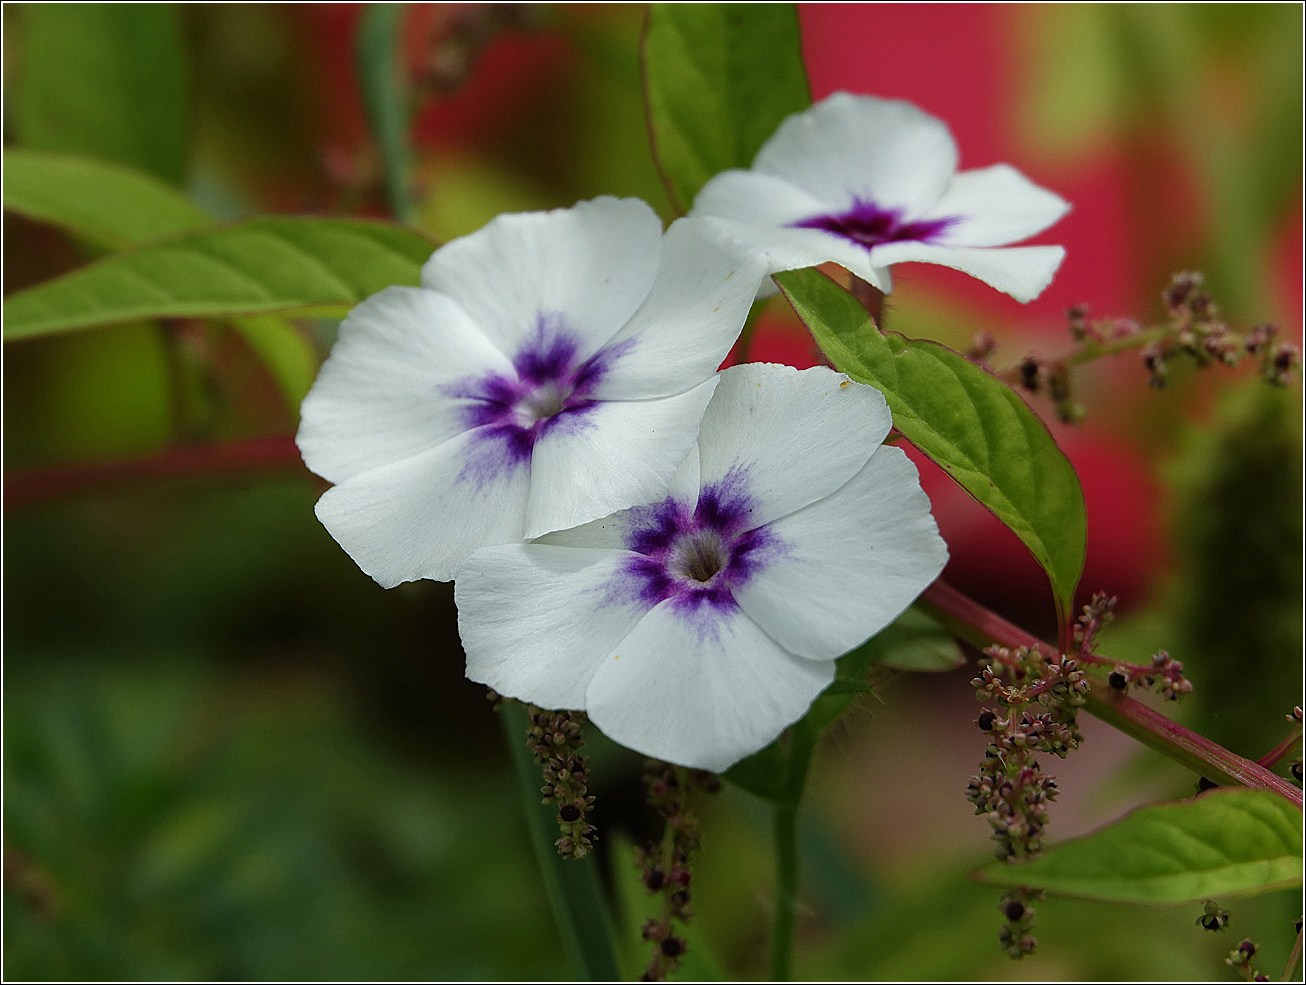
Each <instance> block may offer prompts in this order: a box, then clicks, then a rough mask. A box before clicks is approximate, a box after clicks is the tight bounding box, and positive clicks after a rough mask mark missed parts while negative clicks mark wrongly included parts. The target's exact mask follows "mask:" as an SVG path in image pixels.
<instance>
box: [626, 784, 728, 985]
mask: <svg viewBox="0 0 1306 985" xmlns="http://www.w3.org/2000/svg"><path fill="white" fill-rule="evenodd" d="M644 783H645V787H646V789H647V793H648V802H649V803H650V804H651V805H652V806H653V807H654V809H655V810H656V811H657V812H658V816H659V817H661V818H662V823H663V832H662V840H661V842H659V843H656V844H651V845H649V846H647V847H646V848H642V849H640V850H638V851H637V852H636V854H635V864H636V866H638V868H639V870H640V875H641V878H642V879H643V882H644V886H645V888H646V889H648V891H649V892H650V893H652V894H653V895H656V896H661V897H662V911H661V913H660V915H659V916H658V917H657V918H656V919H649V920H646V921H645V922H644V925H643V926H642V927H641V928H640V935H641V937H643V939H644V940H645V941H647V942H649V943H651V944H653V945H654V947H653V953H652V955H651V956H650V957H649V962H648V966H647V967H646V968H645V969H644V974H643V975H642V976H641V979H640V980H641V981H646V982H663V981H666V980H667V976H668V975H669V974H671V973H672V972H674V971H675V970H676V969H677V968H679V967H680V962H681V961H682V960H683V958H684V954H685V939H684V938H683V937H680V936H678V935H676V934H675V933H674V929H675V928H674V925H673V921H678V922H679V923H681V924H688V923H689V921H690V919H691V918H692V917H693V915H694V906H693V900H692V898H691V895H690V888H689V887H690V882H691V873H690V868H689V862H690V856H691V855H692V854H693V852H694V851H695V850H696V849H697V848H698V841H699V839H698V820H697V819H696V818H695V817H694V815H693V812H692V811H690V810H689V808H688V807H687V806H686V804H685V794H686V793H687V792H688V791H689V790H691V789H694V788H698V789H702V790H705V791H707V792H708V793H716V792H717V791H718V790H720V789H721V781H720V779H718V778H717V777H716V776H715V775H714V774H712V773H708V772H706V771H704V770H685V769H683V768H681V767H679V766H673V765H672V764H670V763H664V762H661V761H660V760H656V759H650V760H649V761H648V764H647V766H646V767H645V770H644Z"/></svg>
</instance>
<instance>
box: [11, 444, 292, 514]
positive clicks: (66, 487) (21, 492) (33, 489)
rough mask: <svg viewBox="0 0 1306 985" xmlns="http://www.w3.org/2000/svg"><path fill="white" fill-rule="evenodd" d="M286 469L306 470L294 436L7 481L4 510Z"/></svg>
mask: <svg viewBox="0 0 1306 985" xmlns="http://www.w3.org/2000/svg"><path fill="white" fill-rule="evenodd" d="M282 470H284V471H294V472H302V471H303V470H304V463H303V462H302V461H301V459H300V457H299V449H298V448H296V447H295V439H294V438H291V437H289V436H284V437H281V436H278V437H273V438H252V439H250V440H248V441H233V442H227V443H224V444H213V445H181V446H179V447H176V448H170V449H168V450H167V451H165V452H163V453H162V454H161V455H157V456H155V457H153V458H145V459H137V460H135V461H127V462H93V463H87V464H79V465H54V466H49V467H46V468H40V469H33V470H32V471H30V472H20V473H18V474H17V475H8V476H5V479H4V508H5V511H6V512H8V511H9V510H17V509H23V508H24V507H27V506H33V505H35V504H38V503H43V502H45V501H46V500H50V499H57V498H60V497H63V496H72V495H76V494H77V493H81V492H85V491H86V490H88V489H98V488H102V487H104V486H112V485H117V484H120V483H125V482H138V481H148V480H152V479H175V478H184V477H187V476H212V475H223V474H226V475H245V474H249V473H256V472H273V471H282Z"/></svg>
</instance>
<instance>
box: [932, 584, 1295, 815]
mask: <svg viewBox="0 0 1306 985" xmlns="http://www.w3.org/2000/svg"><path fill="white" fill-rule="evenodd" d="M921 602H922V603H924V604H925V605H926V607H927V608H929V609H930V610H931V611H932V612H933V613H934V615H935V616H936V617H937V618H938V619H939V620H940V621H941V622H942V623H943V624H944V625H945V626H947V627H948V628H949V629H950V630H951V631H952V632H953V633H954V634H955V635H956V636H957V637H959V638H960V639H963V640H966V641H967V642H968V643H971V644H973V645H974V646H977V647H979V648H981V649H983V648H984V647H986V646H989V645H991V644H994V643H996V644H998V645H1000V646H1008V647H1017V646H1024V647H1035V648H1037V649H1039V650H1041V651H1042V652H1043V653H1045V654H1049V655H1050V654H1052V653H1054V652H1055V651H1054V649H1053V648H1052V647H1051V646H1049V645H1048V644H1047V643H1044V642H1043V641H1042V640H1040V639H1038V638H1036V637H1034V636H1031V635H1030V634H1029V633H1027V632H1025V630H1023V629H1021V628H1019V627H1018V626H1014V625H1012V624H1011V623H1009V622H1007V620H1005V619H1003V618H1002V617H1001V616H999V615H998V614H997V613H995V612H990V611H989V610H988V609H986V608H984V606H982V605H980V604H979V603H978V602H976V601H974V600H973V599H970V598H967V597H966V596H965V595H963V594H962V593H961V592H959V591H957V590H956V589H955V588H952V587H951V586H950V585H946V584H944V583H943V582H941V581H936V582H935V583H934V584H933V585H931V586H930V587H929V588H927V589H926V590H925V592H924V594H922V595H921ZM1086 697H1087V699H1088V702H1087V704H1086V705H1085V706H1084V710H1085V711H1086V712H1088V713H1089V714H1090V715H1093V716H1094V717H1095V718H1099V719H1101V720H1102V721H1104V722H1106V723H1107V724H1108V725H1110V726H1112V727H1113V728H1117V729H1119V730H1120V731H1121V732H1124V733H1125V734H1126V735H1128V736H1130V737H1132V738H1134V739H1137V740H1138V741H1139V742H1142V743H1143V744H1145V745H1147V746H1150V747H1151V748H1153V749H1155V750H1157V751H1158V752H1160V753H1162V754H1163V755H1165V756H1168V757H1169V758H1170V759H1173V760H1175V761H1176V762H1179V763H1182V764H1183V765H1184V766H1187V767H1188V768H1189V769H1192V770H1194V771H1195V772H1197V773H1198V774H1200V775H1202V776H1205V777H1206V778H1207V779H1209V780H1211V781H1213V782H1215V783H1220V784H1224V785H1226V786H1244V787H1250V788H1252V789H1256V790H1273V791H1274V792H1275V793H1277V794H1279V796H1281V797H1283V798H1285V799H1286V800H1288V801H1289V802H1290V803H1293V804H1295V805H1296V806H1297V809H1298V810H1301V809H1302V792H1301V791H1300V790H1298V789H1297V788H1296V787H1294V786H1293V785H1292V784H1290V783H1289V782H1288V781H1287V780H1285V779H1284V778H1283V777H1281V776H1277V775H1276V774H1274V773H1271V772H1270V771H1269V770H1267V769H1266V768H1265V767H1264V766H1261V765H1260V764H1259V763H1254V762H1252V761H1251V760H1250V759H1247V758H1245V757H1243V756H1239V755H1238V754H1237V753H1233V752H1230V751H1229V750H1228V749H1225V748H1224V747H1223V746H1221V745H1219V744H1218V743H1215V742H1212V741H1211V740H1210V739H1208V738H1206V737H1205V736H1203V735H1199V734H1198V733H1196V732H1194V731H1192V730H1191V729H1187V728H1184V727H1183V726H1182V725H1180V724H1179V723H1177V722H1173V721H1171V720H1170V719H1168V718H1166V717H1165V716H1164V715H1162V714H1161V713H1160V712H1158V711H1153V710H1152V709H1151V708H1149V707H1147V705H1145V704H1142V703H1141V702H1138V701H1135V700H1134V699H1133V698H1131V697H1129V696H1127V695H1125V694H1121V693H1120V692H1118V691H1115V690H1113V689H1111V688H1110V687H1109V686H1107V685H1105V684H1104V683H1103V682H1101V681H1098V680H1093V681H1092V689H1091V690H1090V691H1089V693H1088V694H1087V695H1086Z"/></svg>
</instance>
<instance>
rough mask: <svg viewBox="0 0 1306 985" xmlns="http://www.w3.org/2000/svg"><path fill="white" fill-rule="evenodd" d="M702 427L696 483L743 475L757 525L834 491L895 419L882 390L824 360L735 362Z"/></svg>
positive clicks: (724, 374) (726, 372) (723, 375)
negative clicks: (802, 364) (804, 364)
mask: <svg viewBox="0 0 1306 985" xmlns="http://www.w3.org/2000/svg"><path fill="white" fill-rule="evenodd" d="M720 379H721V385H720V386H719V387H717V391H716V394H715V395H714V396H713V398H712V402H711V403H710V404H709V405H708V408H707V413H706V414H704V415H703V424H702V427H701V428H700V430H699V440H698V449H699V460H700V466H699V467H700V470H701V483H702V485H703V487H704V488H706V487H707V486H709V485H711V484H714V483H719V482H722V481H728V480H729V479H730V478H731V477H732V476H734V475H738V474H742V475H743V476H745V482H746V486H745V488H746V490H747V492H748V494H749V495H750V496H751V498H752V499H753V501H754V506H753V513H752V516H751V522H750V526H759V525H761V524H763V523H768V522H770V521H771V520H775V519H777V518H779V517H782V516H785V515H787V514H789V513H792V512H794V511H795V510H798V509H801V508H802V507H804V506H806V505H807V504H808V503H812V502H815V501H816V500H818V499H820V498H822V497H823V496H828V495H829V494H830V493H832V492H834V491H835V490H836V489H838V488H839V487H840V486H842V485H843V484H844V483H846V482H847V481H848V480H849V479H851V478H852V477H853V476H854V475H856V474H857V473H858V472H859V471H860V470H861V468H862V466H863V465H865V464H866V462H867V460H868V459H870V457H871V455H872V454H873V453H874V452H875V450H876V448H878V447H879V446H880V443H881V442H882V441H883V440H884V438H885V436H886V435H888V433H889V428H890V427H891V426H892V424H893V418H892V415H891V414H890V413H889V407H888V405H887V404H886V403H885V400H884V396H883V395H882V394H881V393H880V391H878V390H876V389H875V388H874V387H870V386H866V385H865V384H862V383H854V382H853V381H851V380H849V379H848V377H846V376H845V375H843V374H842V373H836V372H835V371H834V370H832V369H827V368H826V367H824V366H814V367H812V368H811V369H804V370H797V369H794V368H792V367H790V366H780V365H777V364H775V363H748V364H745V365H743V366H732V367H731V368H730V369H727V370H724V371H723V372H722V373H721V374H720Z"/></svg>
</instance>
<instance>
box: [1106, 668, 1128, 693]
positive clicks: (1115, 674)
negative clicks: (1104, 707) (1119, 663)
mask: <svg viewBox="0 0 1306 985" xmlns="http://www.w3.org/2000/svg"><path fill="white" fill-rule="evenodd" d="M1106 682H1107V683H1108V684H1110V685H1111V686H1112V687H1113V688H1115V690H1117V691H1123V690H1124V689H1125V688H1127V687H1128V686H1129V678H1128V677H1126V676H1125V675H1124V674H1122V673H1120V671H1118V670H1113V671H1111V673H1110V674H1109V675H1108V676H1107V679H1106Z"/></svg>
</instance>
